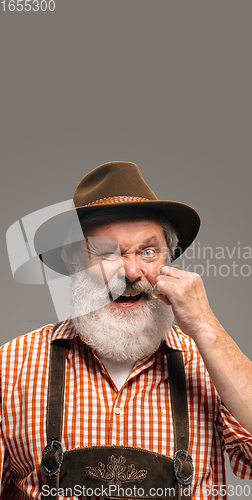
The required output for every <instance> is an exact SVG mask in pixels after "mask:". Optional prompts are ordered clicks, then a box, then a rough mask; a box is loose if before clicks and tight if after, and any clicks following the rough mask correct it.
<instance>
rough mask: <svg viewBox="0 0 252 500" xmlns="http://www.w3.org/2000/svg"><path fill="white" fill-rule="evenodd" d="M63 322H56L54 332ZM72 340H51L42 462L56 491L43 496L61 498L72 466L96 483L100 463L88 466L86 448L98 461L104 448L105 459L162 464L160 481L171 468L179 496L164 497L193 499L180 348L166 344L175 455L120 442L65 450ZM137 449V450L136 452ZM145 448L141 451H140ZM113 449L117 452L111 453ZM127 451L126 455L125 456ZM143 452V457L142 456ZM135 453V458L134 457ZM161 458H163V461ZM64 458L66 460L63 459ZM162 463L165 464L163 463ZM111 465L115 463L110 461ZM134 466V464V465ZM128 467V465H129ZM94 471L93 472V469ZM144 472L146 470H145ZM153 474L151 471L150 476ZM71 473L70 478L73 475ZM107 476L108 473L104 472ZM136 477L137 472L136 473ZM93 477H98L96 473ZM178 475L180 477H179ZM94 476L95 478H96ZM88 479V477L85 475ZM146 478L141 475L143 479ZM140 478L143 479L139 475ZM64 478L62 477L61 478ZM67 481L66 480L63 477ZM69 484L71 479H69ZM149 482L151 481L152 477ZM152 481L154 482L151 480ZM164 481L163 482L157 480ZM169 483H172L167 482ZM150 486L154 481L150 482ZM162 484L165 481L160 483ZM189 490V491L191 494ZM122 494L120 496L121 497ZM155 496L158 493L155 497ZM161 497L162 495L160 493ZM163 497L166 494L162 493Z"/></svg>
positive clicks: (172, 483)
mask: <svg viewBox="0 0 252 500" xmlns="http://www.w3.org/2000/svg"><path fill="white" fill-rule="evenodd" d="M59 325H60V323H59V324H57V325H55V327H54V329H53V332H54V331H55V330H56V328H58V326H59ZM67 344H68V341H66V340H56V341H54V342H52V344H51V353H50V371H49V388H48V402H47V443H48V444H47V446H46V447H45V449H44V452H43V458H42V464H41V472H42V477H43V484H44V485H47V487H48V489H47V491H49V490H50V491H53V494H52V495H51V496H50V494H49V495H48V494H46V497H45V496H43V495H42V499H43V498H47V499H48V500H52V499H55V498H57V496H55V491H56V490H58V488H59V486H60V479H59V478H60V476H61V478H62V477H64V478H66V477H67V478H68V480H70V482H71V479H72V478H71V477H70V476H71V474H70V473H69V467H68V465H69V464H70V467H72V468H73V470H74V471H75V470H76V469H77V470H79V469H82V471H85V470H86V476H89V477H90V478H91V479H90V481H91V482H90V484H91V485H92V484H94V485H95V484H97V479H96V483H95V482H94V483H92V470H97V467H96V468H95V467H91V466H86V467H85V465H89V463H90V461H89V463H87V458H86V457H87V454H85V459H84V460H83V457H84V455H83V451H85V452H89V455H88V457H90V460H91V457H92V460H93V462H92V460H91V462H92V463H93V464H95V462H94V460H95V456H96V454H97V452H98V450H102V453H103V455H102V460H104V457H106V459H107V460H108V461H111V460H114V461H120V460H121V459H123V460H124V462H126V460H130V461H131V466H132V465H134V464H132V460H134V461H135V462H137V463H141V469H142V464H143V463H145V462H146V461H147V462H150V463H151V470H153V469H152V467H155V468H158V470H159V473H160V475H159V476H157V477H158V478H160V479H157V481H163V477H164V475H163V476H162V473H161V472H160V471H161V470H162V468H163V469H164V474H165V470H167V471H168V472H169V476H172V477H171V478H170V479H169V481H170V482H169V485H170V486H171V487H172V486H174V487H175V488H176V496H175V495H173V493H172V494H171V496H165V497H163V498H172V499H174V500H175V499H178V500H179V499H183V498H184V499H185V498H186V499H189V500H190V499H191V492H190V486H189V485H190V484H191V482H192V477H193V466H192V459H191V457H190V455H189V454H188V445H189V420H188V407H187V394H186V380H185V372H184V362H183V356H182V353H181V352H180V351H176V350H174V349H170V348H169V347H166V352H167V359H168V368H169V382H170V384H169V385H170V394H171V406H172V415H173V425H174V440H175V458H174V460H172V459H171V458H169V457H165V456H164V455H159V454H156V453H153V452H150V451H147V450H142V449H140V448H135V449H134V448H130V447H123V446H122V447H120V446H118V447H116V446H111V447H110V446H105V447H95V446H94V447H87V448H80V449H76V450H69V451H66V452H65V453H63V449H62V446H61V443H60V441H61V433H62V417H63V409H64V387H65V356H66V348H67ZM133 452H137V453H135V454H133V455H132V453H133ZM139 452H141V453H139ZM111 453H113V455H111V456H108V455H109V454H111ZM122 454H123V455H124V456H125V457H126V458H124V457H122V456H121V455H122ZM136 455H139V456H140V458H139V460H138V457H137V458H135V457H136ZM132 457H134V458H132ZM160 458H161V459H162V460H161V461H160ZM62 462H63V463H62ZM160 464H161V465H160ZM110 465H111V464H110ZM131 466H130V467H131ZM125 469H126V467H125ZM90 471H91V472H90ZM140 472H142V473H143V472H146V475H147V471H145V470H144V471H143V470H141V471H140ZM151 475H153V474H151V473H150V474H149V477H150V476H151ZM72 476H73V477H75V480H77V479H76V478H77V477H78V474H77V476H76V474H75V473H72ZM69 477H70V479H69ZM104 477H105V475H104ZM135 477H136V476H135ZM93 478H94V479H95V476H94V473H93ZM175 478H176V479H175ZM94 479H93V480H94ZM85 480H86V479H85ZM142 480H143V479H141V481H142ZM138 481H140V479H138ZM61 482H62V481H61ZM63 482H64V481H63ZM67 484H68V483H67ZM72 484H74V480H72ZM75 484H79V483H75ZM147 484H148V485H149V483H148V481H147ZM151 484H152V483H151ZM157 484H160V483H157ZM167 484H168V483H167ZM149 486H150V485H149ZM160 486H162V484H160ZM188 486H189V487H188ZM188 491H189V494H188ZM117 498H118V497H117ZM153 498H155V497H153ZM159 498H160V496H159ZM161 498H162V496H161Z"/></svg>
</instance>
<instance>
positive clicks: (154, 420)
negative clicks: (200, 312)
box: [0, 320, 252, 500]
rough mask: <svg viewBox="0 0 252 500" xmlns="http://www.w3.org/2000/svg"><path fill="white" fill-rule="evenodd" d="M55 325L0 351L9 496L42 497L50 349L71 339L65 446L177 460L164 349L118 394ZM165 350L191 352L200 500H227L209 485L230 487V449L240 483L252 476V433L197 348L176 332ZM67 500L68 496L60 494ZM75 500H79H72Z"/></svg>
mask: <svg viewBox="0 0 252 500" xmlns="http://www.w3.org/2000/svg"><path fill="white" fill-rule="evenodd" d="M52 328H53V325H47V326H45V327H43V328H41V329H38V330H36V331H34V332H31V333H28V334H26V335H22V336H21V337H18V338H16V339H14V340H12V341H10V342H8V343H7V344H5V345H4V346H3V347H2V348H1V350H0V354H1V392H2V401H1V411H2V417H1V442H0V444H1V477H2V484H1V496H0V498H1V499H3V500H23V499H27V498H32V499H39V498H40V495H41V476H40V463H41V457H42V452H43V449H44V447H45V446H46V444H47V441H46V408H47V388H48V369H49V353H50V344H51V341H52V340H55V339H69V340H70V348H69V350H67V355H66V381H65V399H64V416H63V431H62V446H63V449H64V451H65V450H69V449H73V448H77V447H83V446H94V445H110V444H116V445H124V446H134V447H140V448H145V449H147V450H152V451H154V452H158V453H162V454H164V455H167V456H170V457H172V458H173V457H174V437H173V423H172V412H171V406H170V395H169V388H168V384H169V383H168V379H169V374H168V367H167V358H166V354H165V349H164V348H162V347H160V349H159V350H158V351H157V352H156V353H155V355H151V356H150V357H148V358H146V359H144V360H142V361H139V362H137V363H136V364H135V366H134V368H133V370H132V372H131V373H130V375H129V376H128V378H127V380H126V382H125V384H124V385H123V386H122V388H121V389H120V390H119V391H118V390H117V388H116V386H115V385H114V383H113V381H112V379H111V378H110V376H109V374H108V372H107V370H106V368H105V366H104V365H103V363H102V362H101V361H100V360H99V358H98V356H97V354H96V353H95V352H93V351H92V350H91V349H90V348H89V346H87V345H86V344H84V343H83V342H82V341H81V339H80V338H79V336H78V334H77V332H76V330H75V329H74V327H73V325H72V322H71V320H66V321H65V322H64V323H62V325H61V326H60V327H59V328H58V329H57V330H56V331H55V332H54V334H53V337H52ZM166 341H167V345H168V346H169V347H171V348H174V349H178V350H181V351H182V352H183V357H184V363H185V374H186V380H187V396H188V411H189V423H190V443H189V453H190V455H191V456H192V459H193V464H194V479H193V486H192V488H193V490H192V497H193V499H202V500H203V499H204V500H209V499H210V498H215V499H217V500H223V498H225V494H223V493H224V490H223V489H221V490H220V492H219V493H218V494H216V490H215V492H214V496H211V494H209V489H210V486H211V485H224V484H225V471H224V456H223V453H224V449H226V451H227V452H228V454H229V457H230V461H231V465H232V468H233V470H234V472H235V474H236V475H237V476H239V477H240V478H242V479H244V478H249V479H252V436H251V435H250V434H249V433H248V432H247V431H246V430H245V429H244V428H243V427H242V426H241V425H240V424H239V423H238V422H237V421H236V420H235V419H234V418H233V416H232V415H231V414H230V413H229V412H228V411H227V409H226V408H225V406H224V405H223V404H222V403H221V401H220V400H219V397H218V395H217V393H216V390H215V388H214V386H213V384H212V382H211V380H210V377H209V375H208V373H207V371H206V368H205V366H204V364H203V361H202V359H201V357H200V354H199V352H198V350H197V347H196V345H195V343H194V342H193V341H192V340H191V339H190V338H188V337H187V336H185V335H184V334H183V333H182V332H179V335H176V333H175V332H174V331H173V330H171V331H170V332H169V333H168V334H167V339H166ZM60 498H63V497H60ZM71 498H73V497H71Z"/></svg>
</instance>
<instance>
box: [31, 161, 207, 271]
mask: <svg viewBox="0 0 252 500" xmlns="http://www.w3.org/2000/svg"><path fill="white" fill-rule="evenodd" d="M104 206H106V207H111V208H115V207H116V206H118V207H119V206H121V207H122V206H124V207H125V206H129V207H135V208H136V210H137V209H138V207H141V208H148V209H152V210H153V211H155V212H156V211H158V212H159V213H161V214H163V215H164V216H165V217H166V218H167V219H168V221H169V222H170V224H171V225H172V226H173V227H174V229H175V231H176V232H177V236H178V240H179V242H178V248H177V251H176V252H175V258H177V257H178V256H179V255H180V254H181V253H183V252H184V251H185V250H186V248H188V247H189V245H190V244H191V243H192V241H193V240H194V238H195V237H196V235H197V233H198V230H199V226H200V218H199V215H198V213H197V212H196V211H195V210H194V209H193V208H191V207H190V206H188V205H185V204H183V203H178V202H176V201H164V200H159V199H158V198H157V196H156V195H155V194H154V193H153V191H152V190H151V189H150V188H149V186H148V185H147V184H146V182H145V181H144V179H143V177H142V175H141V172H140V170H139V168H138V167H137V165H135V163H131V162H121V161H114V162H109V163H104V164H103V165H100V166H99V167H96V168H95V169H94V170H92V171H91V172H89V173H88V174H87V175H85V177H83V179H82V180H81V181H80V183H79V184H78V186H77V188H76V190H75V192H74V196H73V207H75V208H72V209H70V210H67V211H65V212H61V213H59V214H58V215H55V216H54V217H52V218H50V219H48V220H47V221H45V222H44V223H43V224H42V225H41V226H40V227H39V228H38V229H37V231H36V233H35V236H34V246H35V250H36V252H37V254H38V255H39V257H40V258H41V260H42V261H43V262H44V263H45V264H46V265H47V266H48V267H50V268H51V269H54V270H55V271H57V272H59V273H61V274H65V275H67V274H68V271H67V269H66V265H65V263H64V261H63V260H62V258H61V250H62V246H63V242H64V240H65V237H66V234H67V231H68V229H69V227H70V226H71V224H73V223H74V222H75V221H76V220H78V218H79V219H80V218H81V219H83V218H85V215H86V214H89V213H90V212H91V211H94V210H95V211H99V210H103V207H104Z"/></svg>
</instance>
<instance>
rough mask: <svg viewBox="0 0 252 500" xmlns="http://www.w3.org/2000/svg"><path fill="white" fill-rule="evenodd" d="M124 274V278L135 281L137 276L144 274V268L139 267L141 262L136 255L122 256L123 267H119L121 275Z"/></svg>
mask: <svg viewBox="0 0 252 500" xmlns="http://www.w3.org/2000/svg"><path fill="white" fill-rule="evenodd" d="M122 273H123V274H124V276H125V278H127V279H128V280H129V281H131V282H132V281H136V280H137V279H138V278H141V277H142V276H144V270H143V269H142V267H141V262H139V260H138V259H137V258H136V257H132V258H130V259H129V258H127V259H126V258H123V268H121V275H122Z"/></svg>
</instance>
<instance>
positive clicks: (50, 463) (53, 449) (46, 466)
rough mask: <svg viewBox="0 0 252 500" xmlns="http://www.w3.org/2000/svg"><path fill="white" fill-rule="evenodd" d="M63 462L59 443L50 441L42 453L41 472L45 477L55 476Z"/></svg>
mask: <svg viewBox="0 0 252 500" xmlns="http://www.w3.org/2000/svg"><path fill="white" fill-rule="evenodd" d="M62 461H63V448H62V446H61V443H60V442H59V441H51V442H50V443H48V444H47V445H46V447H45V449H44V451H43V455H42V462H41V471H42V472H43V473H44V474H45V475H46V476H55V475H56V474H57V473H58V472H59V470H60V467H61V464H62Z"/></svg>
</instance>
